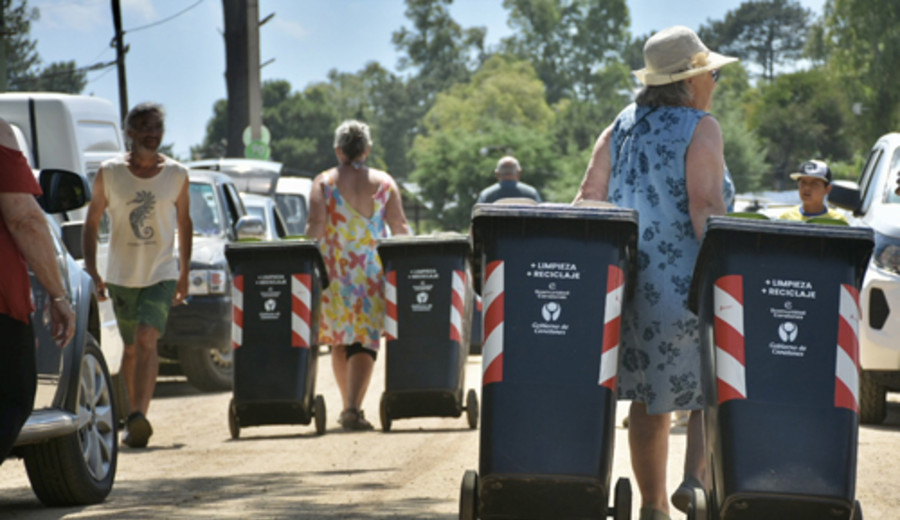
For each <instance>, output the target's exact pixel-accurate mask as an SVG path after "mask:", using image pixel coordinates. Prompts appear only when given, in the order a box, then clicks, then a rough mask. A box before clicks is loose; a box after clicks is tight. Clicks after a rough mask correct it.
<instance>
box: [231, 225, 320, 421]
mask: <svg viewBox="0 0 900 520" xmlns="http://www.w3.org/2000/svg"><path fill="white" fill-rule="evenodd" d="M225 257H226V259H227V260H228V265H229V267H230V268H231V272H232V274H233V280H234V282H233V283H234V287H233V290H232V300H233V306H234V313H233V325H232V343H233V346H234V396H233V398H232V400H231V403H230V404H229V411H228V417H229V427H230V429H231V436H232V438H235V439H236V438H238V437H239V436H240V430H241V428H242V427H248V426H260V425H268V424H309V423H310V422H311V421H312V420H313V418H315V426H316V433H318V434H320V435H321V434H323V433H325V424H326V422H325V418H326V412H325V400H324V398H323V397H322V396H321V395H315V384H316V365H317V360H318V352H319V319H320V302H321V297H322V289H323V288H325V287H327V286H328V275H327V272H326V270H325V265H324V263H323V261H322V256H321V253H320V252H319V247H318V245H317V244H316V243H315V242H313V241H310V240H303V241H293V240H290V241H279V242H238V243H233V244H228V245H227V246H226V247H225Z"/></svg>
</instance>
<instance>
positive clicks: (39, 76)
mask: <svg viewBox="0 0 900 520" xmlns="http://www.w3.org/2000/svg"><path fill="white" fill-rule="evenodd" d="M13 4H15V5H13ZM0 5H2V9H3V18H2V21H3V23H2V30H3V34H4V36H5V38H4V40H3V44H4V46H5V49H4V51H5V56H6V74H7V78H6V79H7V83H6V84H7V88H8V89H9V90H11V91H49V92H66V93H70V94H78V93H80V92H81V91H82V90H84V87H85V85H86V84H87V80H86V77H87V73H86V72H85V71H84V70H81V69H78V68H77V67H76V66H75V62H74V61H68V62H56V63H51V64H50V65H48V66H47V67H46V68H43V69H42V68H41V57H40V56H39V55H38V53H37V50H36V49H37V43H38V42H37V41H36V40H32V39H31V38H30V37H29V35H30V33H31V22H33V21H36V20H38V19H39V18H40V16H41V13H40V10H38V8H36V7H35V8H29V7H28V1H27V0H20V1H18V2H16V1H15V0H2V3H0Z"/></svg>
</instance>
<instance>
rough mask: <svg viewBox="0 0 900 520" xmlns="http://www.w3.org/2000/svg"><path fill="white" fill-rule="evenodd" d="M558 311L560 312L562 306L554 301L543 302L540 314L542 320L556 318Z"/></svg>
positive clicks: (554, 319) (553, 319)
mask: <svg viewBox="0 0 900 520" xmlns="http://www.w3.org/2000/svg"><path fill="white" fill-rule="evenodd" d="M560 312H562V307H560V305H559V304H558V303H556V302H548V303H545V304H544V306H543V308H541V316H542V317H543V318H544V321H556V320H558V319H559V313H560Z"/></svg>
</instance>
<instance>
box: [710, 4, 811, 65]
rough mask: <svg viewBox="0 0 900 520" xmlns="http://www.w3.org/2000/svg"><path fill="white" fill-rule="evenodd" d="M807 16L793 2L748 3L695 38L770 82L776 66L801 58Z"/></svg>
mask: <svg viewBox="0 0 900 520" xmlns="http://www.w3.org/2000/svg"><path fill="white" fill-rule="evenodd" d="M810 16H811V12H810V10H809V9H806V8H805V7H803V6H802V5H801V4H800V2H798V1H797V0H748V1H746V2H743V3H742V4H741V5H740V7H738V8H737V9H735V10H732V11H729V12H728V13H727V14H726V15H725V19H724V20H722V21H711V22H710V24H709V25H708V26H706V27H701V28H700V30H699V31H698V35H699V36H700V38H701V39H702V40H703V41H704V43H706V45H707V46H709V47H710V48H711V49H714V50H716V51H718V52H721V53H723V54H728V55H731V56H737V57H739V58H741V59H744V60H749V61H753V62H755V63H756V64H757V65H759V66H760V68H761V69H762V77H763V78H764V79H766V80H768V81H771V80H772V79H774V78H775V66H776V65H782V64H788V63H792V62H795V61H796V60H798V59H799V58H800V57H802V54H803V48H804V44H805V43H806V40H807V37H806V35H807V26H808V23H809V18H810Z"/></svg>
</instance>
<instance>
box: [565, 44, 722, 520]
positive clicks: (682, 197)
mask: <svg viewBox="0 0 900 520" xmlns="http://www.w3.org/2000/svg"><path fill="white" fill-rule="evenodd" d="M736 61H737V59H736V58H730V57H727V56H722V55H721V54H717V53H715V52H711V51H710V50H709V49H708V48H707V47H706V46H705V45H704V44H703V42H702V41H700V38H698V37H697V35H696V34H695V33H694V31H692V30H690V29H689V28H687V27H670V28H668V29H664V30H662V31H660V32H658V33H656V34H655V35H654V36H652V37H651V38H650V39H649V40H647V43H646V44H645V46H644V64H645V67H644V68H643V69H641V70H638V71H635V75H636V76H637V77H638V79H639V80H640V81H641V82H642V83H644V85H645V87H644V88H643V89H642V90H641V91H640V93H639V94H638V95H637V99H636V102H635V103H634V104H632V105H630V106H628V107H626V108H625V109H624V110H623V111H622V112H621V113H620V114H619V116H618V117H617V118H616V120H615V122H614V123H613V124H612V125H610V126H609V127H608V128H607V129H606V130H604V131H603V133H601V134H600V137H599V138H598V139H597V143H596V144H595V146H594V153H593V156H592V158H591V162H590V164H589V165H588V168H587V171H586V173H585V178H584V180H583V181H582V184H581V189H580V191H579V192H578V195H577V196H576V200H578V199H594V200H608V201H610V202H612V203H615V204H616V205H619V206H622V207H626V208H634V209H636V210H638V220H639V226H640V236H639V238H638V255H637V256H638V269H637V276H636V280H635V284H634V286H635V294H634V298H633V301H632V302H630V303H629V305H627V306H626V307H625V308H623V310H622V333H621V350H622V353H621V361H620V363H621V364H620V368H619V398H620V399H630V400H631V401H632V403H631V409H630V411H629V425H628V441H629V446H630V450H631V465H632V468H633V470H634V474H635V479H636V480H637V484H638V487H639V488H640V491H641V506H642V507H641V513H640V520H668V519H669V514H668V512H669V503H668V497H667V492H666V464H667V454H668V438H669V427H670V424H671V422H670V419H669V415H670V412H672V411H673V410H691V411H692V413H691V417H690V419H689V421H688V443H687V452H686V454H685V478H684V482H683V483H682V485H681V486H679V488H678V489H677V490H676V491H675V493H674V494H673V495H672V503H673V505H675V507H677V508H678V509H681V510H682V511H687V505H688V500H689V498H690V496H691V494H692V488H693V487H698V486H702V483H701V482H702V481H703V480H705V477H706V475H705V473H706V469H705V463H704V454H703V435H702V416H701V414H700V410H701V409H702V405H703V394H702V389H701V388H700V346H699V320H698V319H697V317H696V316H695V315H694V314H692V313H691V312H690V311H689V310H688V309H687V295H688V289H689V287H690V282H691V274H692V271H693V267H694V262H695V261H696V258H697V253H698V251H699V248H700V240H701V239H702V238H703V232H704V228H705V225H706V219H707V217H709V216H711V215H721V214H724V213H725V211H726V208H727V206H728V205H729V199H733V196H734V187H733V184H732V182H731V179H730V176H729V174H728V171H727V168H726V167H725V159H724V152H723V140H722V131H721V129H720V127H719V124H718V122H716V120H715V119H714V118H713V117H712V116H711V115H710V114H709V110H710V108H711V105H712V95H713V91H714V90H715V87H716V82H717V81H718V77H719V68H721V67H723V66H725V65H728V64H729V63H734V62H736Z"/></svg>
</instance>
